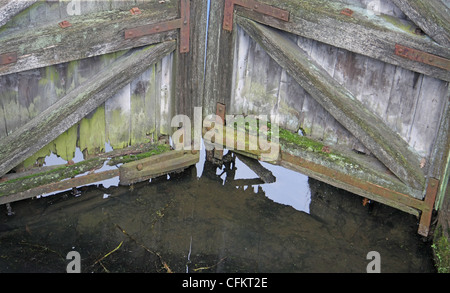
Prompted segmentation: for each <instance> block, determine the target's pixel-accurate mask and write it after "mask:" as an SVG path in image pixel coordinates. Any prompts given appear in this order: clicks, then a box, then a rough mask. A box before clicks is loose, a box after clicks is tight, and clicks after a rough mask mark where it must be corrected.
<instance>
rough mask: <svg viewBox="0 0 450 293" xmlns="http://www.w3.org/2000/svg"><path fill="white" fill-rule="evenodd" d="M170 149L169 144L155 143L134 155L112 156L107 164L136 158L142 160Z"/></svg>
mask: <svg viewBox="0 0 450 293" xmlns="http://www.w3.org/2000/svg"><path fill="white" fill-rule="evenodd" d="M168 151H170V146H169V145H166V144H161V145H157V146H156V147H155V148H154V149H152V150H150V151H148V152H145V153H140V154H136V155H126V156H121V157H118V158H113V159H111V160H110V161H109V162H108V165H110V166H114V165H117V164H125V163H129V162H133V161H137V160H142V159H145V158H148V157H151V156H155V155H159V154H162V153H165V152H168Z"/></svg>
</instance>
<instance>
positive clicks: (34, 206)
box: [0, 151, 434, 273]
mask: <svg viewBox="0 0 450 293" xmlns="http://www.w3.org/2000/svg"><path fill="white" fill-rule="evenodd" d="M202 153H204V151H203V152H202ZM265 166H266V167H267V168H270V169H271V171H272V172H273V173H274V175H275V176H276V177H277V182H276V183H273V184H261V182H259V181H258V179H256V178H257V176H256V175H255V174H254V173H252V171H251V170H250V169H249V168H248V167H247V166H245V165H244V164H243V163H241V162H240V161H239V160H238V159H236V164H235V165H233V164H230V165H227V166H224V167H223V169H218V168H216V167H215V166H213V165H211V164H210V163H209V162H207V161H205V156H204V154H202V156H201V160H200V162H199V163H198V164H197V165H196V166H193V167H191V168H189V169H188V170H186V171H185V172H184V173H182V174H177V175H172V176H163V177H159V178H156V179H153V180H151V181H150V182H144V183H140V184H135V185H134V186H131V187H117V186H112V187H109V188H105V187H103V185H97V186H90V187H83V188H80V190H81V196H77V197H74V196H72V195H71V194H70V192H64V193H60V194H57V195H54V196H49V197H45V198H40V199H32V200H25V201H21V202H18V203H14V204H13V210H14V212H15V216H12V217H7V216H6V215H5V214H6V213H5V212H2V214H1V215H0V247H1V251H0V272H65V271H66V266H67V264H68V262H69V261H68V260H66V255H67V253H68V252H70V251H77V252H79V253H80V255H81V271H82V272H167V271H172V272H182V273H183V272H190V273H194V272H366V267H367V265H368V263H369V260H367V259H366V256H367V254H368V252H369V251H378V252H379V253H380V255H381V271H382V272H434V267H433V263H432V260H431V254H430V248H429V244H427V243H424V242H423V241H422V240H421V238H420V237H419V236H418V235H417V233H416V231H417V219H416V218H415V217H414V216H411V215H408V214H405V213H403V212H400V211H397V210H395V209H392V208H389V207H387V206H384V205H381V204H376V203H375V204H373V205H366V206H364V205H363V204H362V198H361V197H358V196H355V195H352V194H350V193H347V192H345V191H342V190H339V189H336V188H333V187H331V186H329V185H326V184H323V183H321V182H319V181H316V180H313V179H308V178H307V177H306V176H303V175H301V174H299V173H295V172H291V171H289V170H285V169H283V168H280V167H277V166H271V165H268V164H267V165H265ZM252 184H253V185H252ZM2 208H3V207H2Z"/></svg>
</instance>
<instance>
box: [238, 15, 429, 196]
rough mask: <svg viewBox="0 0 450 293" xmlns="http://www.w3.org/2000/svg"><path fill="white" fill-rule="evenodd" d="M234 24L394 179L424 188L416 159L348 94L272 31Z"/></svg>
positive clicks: (252, 24)
mask: <svg viewBox="0 0 450 293" xmlns="http://www.w3.org/2000/svg"><path fill="white" fill-rule="evenodd" d="M237 21H238V23H239V24H240V25H241V26H242V27H243V28H244V29H245V30H246V31H247V33H249V35H250V36H252V37H253V38H254V39H255V40H256V41H257V42H258V43H259V44H260V45H261V46H262V47H263V48H265V50H266V52H268V53H269V54H270V55H271V56H272V57H273V58H274V59H275V60H276V61H277V62H278V63H279V64H280V65H281V66H282V67H284V68H285V69H286V70H287V71H288V73H290V74H291V75H292V76H293V77H294V78H295V79H296V81H297V82H298V83H299V84H300V85H301V86H302V87H303V88H304V89H305V90H306V91H308V92H309V93H310V94H311V96H312V97H313V98H314V99H316V100H317V101H318V102H319V103H320V104H321V105H322V107H324V108H325V109H327V111H328V112H329V113H330V114H331V115H333V117H334V118H335V119H336V120H337V121H338V122H339V123H341V124H342V125H343V126H344V127H345V128H347V130H349V131H350V132H351V133H352V134H353V135H354V136H355V137H357V138H358V139H359V140H360V141H361V142H362V143H363V144H364V145H365V146H366V147H367V148H368V149H369V150H370V151H371V152H372V153H373V154H374V155H375V156H376V157H377V158H378V159H379V160H380V161H381V162H383V163H384V164H385V165H386V166H387V167H388V168H389V169H390V170H391V171H392V172H393V173H394V174H395V175H396V176H398V177H399V178H400V179H401V180H402V181H403V182H405V183H407V184H410V185H411V186H412V187H414V188H417V189H422V188H423V187H424V183H425V177H424V174H423V172H422V170H421V169H420V167H419V161H420V160H419V159H418V157H417V155H416V154H414V153H413V152H412V151H411V150H409V148H408V144H407V143H406V142H405V141H404V140H402V139H401V137H399V135H398V134H396V133H395V132H393V131H392V130H391V129H390V128H389V127H387V126H386V124H385V123H384V122H383V121H381V119H380V118H379V117H378V116H376V115H375V114H374V113H373V112H372V111H369V110H367V109H366V108H365V107H364V106H363V105H362V104H361V103H360V102H359V101H358V100H357V99H356V98H355V97H354V96H353V94H352V93H351V92H349V91H348V90H347V89H345V88H344V87H342V86H341V85H340V84H339V83H338V82H336V81H335V80H334V79H333V78H332V77H331V76H330V75H329V74H328V73H327V72H326V71H325V70H324V69H323V68H321V67H320V66H319V65H318V64H317V63H316V62H314V61H313V60H312V59H311V58H309V57H308V56H307V55H306V53H304V52H303V51H302V50H301V49H300V48H299V47H298V46H297V45H296V44H295V43H293V42H291V41H290V40H288V39H286V38H284V37H283V36H282V35H280V34H279V33H277V32H276V31H275V30H273V29H271V28H268V27H265V26H263V25H260V24H257V23H256V22H253V21H251V20H247V19H245V18H241V17H237Z"/></svg>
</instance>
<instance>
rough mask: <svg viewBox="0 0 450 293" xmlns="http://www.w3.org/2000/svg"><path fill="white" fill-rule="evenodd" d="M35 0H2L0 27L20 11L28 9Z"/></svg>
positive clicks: (0, 4) (0, 3)
mask: <svg viewBox="0 0 450 293" xmlns="http://www.w3.org/2000/svg"><path fill="white" fill-rule="evenodd" d="M36 2H37V0H2V1H0V27H1V26H3V25H5V24H6V23H7V22H8V21H9V20H10V19H11V18H13V17H14V16H15V15H16V14H18V13H19V12H21V11H22V10H24V9H26V8H28V7H30V6H31V5H33V4H34V3H36Z"/></svg>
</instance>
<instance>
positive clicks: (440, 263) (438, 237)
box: [431, 226, 450, 273]
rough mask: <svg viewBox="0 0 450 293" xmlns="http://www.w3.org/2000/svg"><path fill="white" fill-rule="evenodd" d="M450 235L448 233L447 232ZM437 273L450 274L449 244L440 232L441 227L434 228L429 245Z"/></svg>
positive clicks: (449, 232)
mask: <svg viewBox="0 0 450 293" xmlns="http://www.w3.org/2000/svg"><path fill="white" fill-rule="evenodd" d="M448 234H450V231H448ZM431 247H432V248H433V252H434V256H435V257H434V259H435V264H436V268H437V270H438V273H450V242H449V240H448V237H447V236H446V235H445V233H444V232H443V231H442V226H439V227H437V228H436V234H435V236H434V239H433V244H432V245H431Z"/></svg>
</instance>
